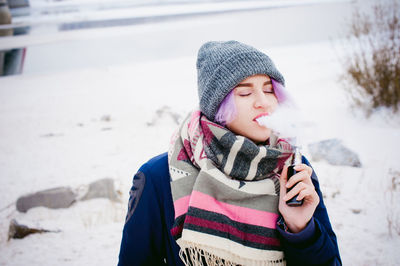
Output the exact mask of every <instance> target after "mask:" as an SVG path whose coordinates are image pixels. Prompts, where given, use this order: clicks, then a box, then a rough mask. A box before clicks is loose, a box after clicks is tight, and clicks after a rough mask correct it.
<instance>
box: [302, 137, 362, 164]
mask: <svg viewBox="0 0 400 266" xmlns="http://www.w3.org/2000/svg"><path fill="white" fill-rule="evenodd" d="M308 149H309V152H310V154H311V157H312V160H314V161H320V160H326V161H327V162H328V163H330V164H332V165H345V166H353V167H361V162H360V159H359V158H358V155H357V154H356V153H355V152H353V151H351V150H350V149H349V148H347V147H345V146H344V145H343V144H342V142H341V141H340V140H339V139H328V140H323V141H320V142H317V143H312V144H309V145H308Z"/></svg>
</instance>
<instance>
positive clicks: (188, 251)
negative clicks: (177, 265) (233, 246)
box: [179, 243, 286, 266]
mask: <svg viewBox="0 0 400 266" xmlns="http://www.w3.org/2000/svg"><path fill="white" fill-rule="evenodd" d="M180 246H181V249H180V251H179V257H180V258H181V260H182V261H183V263H184V264H185V265H186V266H237V265H246V266H285V265H286V261H285V260H284V259H279V260H269V261H260V260H251V259H246V258H242V257H239V256H237V255H234V254H232V256H230V257H231V258H230V259H231V260H228V258H221V257H220V256H217V255H215V254H213V253H210V252H208V251H205V250H204V249H202V248H200V247H199V246H198V245H194V244H188V243H186V244H185V247H182V243H181V244H180Z"/></svg>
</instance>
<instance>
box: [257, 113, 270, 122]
mask: <svg viewBox="0 0 400 266" xmlns="http://www.w3.org/2000/svg"><path fill="white" fill-rule="evenodd" d="M268 115H269V114H268V113H261V114H259V115H257V116H256V117H254V119H253V121H256V120H257V119H258V118H260V117H262V116H268Z"/></svg>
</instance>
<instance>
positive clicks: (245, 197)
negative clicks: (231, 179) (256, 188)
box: [177, 172, 279, 213]
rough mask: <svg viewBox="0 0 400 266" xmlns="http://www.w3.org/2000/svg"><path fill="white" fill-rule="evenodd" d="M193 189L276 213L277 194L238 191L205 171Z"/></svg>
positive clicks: (234, 202) (240, 204)
mask: <svg viewBox="0 0 400 266" xmlns="http://www.w3.org/2000/svg"><path fill="white" fill-rule="evenodd" d="M179 181H180V180H179ZM179 181H177V182H179ZM244 182H245V181H244ZM194 189H195V190H197V191H199V192H202V193H205V194H207V195H210V196H212V197H214V198H216V199H217V200H218V201H221V202H225V203H228V204H232V205H236V206H241V207H246V208H251V209H256V210H260V211H268V212H272V213H276V212H277V209H278V203H279V197H278V196H277V195H255V194H249V193H246V192H242V191H238V190H236V189H232V188H230V187H228V186H226V185H225V184H223V183H221V182H219V181H218V180H216V179H215V178H213V177H211V176H210V175H209V174H207V173H205V172H201V176H199V177H198V180H197V182H196V185H195V187H194Z"/></svg>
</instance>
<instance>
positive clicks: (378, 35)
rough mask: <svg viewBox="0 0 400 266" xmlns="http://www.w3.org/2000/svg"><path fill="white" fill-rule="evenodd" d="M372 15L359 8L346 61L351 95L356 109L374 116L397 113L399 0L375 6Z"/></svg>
mask: <svg viewBox="0 0 400 266" xmlns="http://www.w3.org/2000/svg"><path fill="white" fill-rule="evenodd" d="M372 8H373V9H372V10H373V13H372V15H370V16H368V14H367V13H365V12H364V13H363V12H361V11H359V9H357V10H356V11H355V12H354V15H353V19H352V21H351V25H350V26H351V27H350V33H349V36H348V38H347V40H348V44H349V47H350V49H349V50H350V52H349V54H348V58H347V60H345V61H344V66H345V75H344V80H345V81H347V85H348V86H346V87H347V89H348V92H349V94H350V96H351V98H352V99H353V101H354V103H355V105H356V106H360V107H363V108H365V110H366V111H367V112H368V113H371V112H372V111H373V110H375V109H376V108H378V107H382V106H384V107H388V108H390V109H392V110H393V111H394V112H397V111H398V110H399V105H400V8H399V2H398V1H396V0H391V1H386V2H385V3H383V2H379V3H377V4H374V5H373V7H372Z"/></svg>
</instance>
